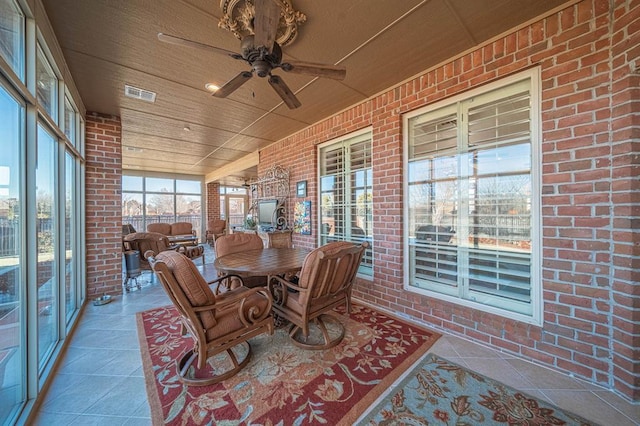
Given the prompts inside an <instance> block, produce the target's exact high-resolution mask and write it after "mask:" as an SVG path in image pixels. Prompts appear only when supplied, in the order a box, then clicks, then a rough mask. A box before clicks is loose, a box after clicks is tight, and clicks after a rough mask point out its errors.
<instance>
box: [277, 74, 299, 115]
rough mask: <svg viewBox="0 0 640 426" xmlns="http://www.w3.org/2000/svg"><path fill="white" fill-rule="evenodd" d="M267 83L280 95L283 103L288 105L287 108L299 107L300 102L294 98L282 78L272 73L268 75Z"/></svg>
mask: <svg viewBox="0 0 640 426" xmlns="http://www.w3.org/2000/svg"><path fill="white" fill-rule="evenodd" d="M269 84H270V85H271V87H273V89H274V90H275V91H276V92H277V93H278V95H280V97H281V98H282V100H283V101H284V103H285V104H287V106H288V107H289V109H296V108H298V107H300V106H301V105H302V104H301V103H300V101H299V100H298V98H296V95H294V94H293V92H292V91H291V89H289V86H287V85H286V84H285V82H284V80H283V79H281V78H280V77H279V76H277V75H272V76H270V77H269Z"/></svg>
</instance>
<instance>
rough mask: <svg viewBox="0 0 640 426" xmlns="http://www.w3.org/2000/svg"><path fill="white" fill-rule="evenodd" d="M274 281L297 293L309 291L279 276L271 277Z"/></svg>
mask: <svg viewBox="0 0 640 426" xmlns="http://www.w3.org/2000/svg"><path fill="white" fill-rule="evenodd" d="M271 279H272V280H277V281H278V282H280V284H282V285H283V286H285V287H286V288H289V289H291V290H295V291H297V292H300V293H303V292H305V291H307V289H306V288H303V287H300V286H298V285H297V284H294V283H292V282H291V281H287V280H285V279H284V278H282V277H280V276H278V275H273V276H272V277H271ZM269 285H271V282H269Z"/></svg>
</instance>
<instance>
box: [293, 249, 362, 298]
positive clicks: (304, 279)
mask: <svg viewBox="0 0 640 426" xmlns="http://www.w3.org/2000/svg"><path fill="white" fill-rule="evenodd" d="M345 247H353V243H352V242H349V241H335V242H332V243H329V244H326V245H324V246H321V247H318V248H317V249H315V250H313V251H312V252H311V253H309V254H308V255H307V256H306V257H305V258H304V262H303V263H302V270H301V271H300V274H298V276H299V277H300V280H299V283H298V285H299V286H300V287H302V288H307V287H309V280H310V279H311V274H312V273H313V265H314V263H315V261H316V258H317V257H318V255H319V254H320V253H324V254H325V255H332V254H335V253H336V252H338V251H340V250H342V249H343V248H345Z"/></svg>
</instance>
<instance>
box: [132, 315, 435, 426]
mask: <svg viewBox="0 0 640 426" xmlns="http://www.w3.org/2000/svg"><path fill="white" fill-rule="evenodd" d="M137 320H138V335H139V339H140V350H141V353H142V362H143V367H144V374H145V379H146V383H147V394H148V397H149V404H150V406H151V416H152V419H153V423H154V425H163V424H171V425H178V424H180V425H192V424H195V425H200V424H203V425H206V424H260V425H265V426H266V425H277V424H280V425H290V424H295V425H314V424H317V425H339V424H345V425H347V424H349V425H350V424H353V422H355V420H357V419H358V417H359V416H360V415H361V414H362V413H363V412H364V411H365V410H366V409H367V408H368V407H369V406H370V405H371V404H373V402H374V401H375V400H376V399H377V398H378V397H379V396H380V395H381V394H382V393H383V392H384V391H385V390H387V389H388V388H389V386H390V385H391V384H392V383H393V382H394V381H395V380H396V379H397V378H398V377H400V375H401V374H402V373H403V372H405V371H406V370H407V369H408V368H409V367H411V365H412V364H414V363H415V362H416V361H417V360H418V359H419V358H420V357H422V356H423V355H424V354H425V353H426V352H427V350H428V349H429V348H430V347H431V345H433V343H434V342H435V341H436V340H437V339H438V338H439V337H440V335H439V334H438V333H435V332H431V331H427V330H425V329H423V328H420V327H417V326H415V325H412V324H409V323H407V322H404V321H402V320H399V319H397V318H392V317H390V316H388V315H385V314H383V313H380V312H378V311H375V310H372V309H370V308H367V307H363V306H360V305H355V306H354V307H353V309H352V313H351V315H350V316H347V315H346V314H344V312H343V313H342V315H341V316H340V320H341V321H342V323H343V324H344V325H345V327H346V330H347V332H346V335H345V338H344V340H343V341H342V343H340V344H339V345H337V346H336V347H334V348H332V349H328V350H324V351H306V350H302V349H299V348H297V347H296V346H294V345H293V344H291V341H290V339H289V337H288V336H287V333H286V329H278V330H276V331H275V333H274V335H273V336H267V335H262V336H258V337H255V338H253V339H251V340H250V343H251V348H252V359H251V361H250V362H249V364H248V365H247V366H246V367H245V368H244V369H243V370H242V371H241V372H240V373H238V374H237V375H236V376H234V377H232V378H230V379H228V380H226V381H224V382H222V383H217V384H215V385H211V386H203V387H194V386H185V385H183V384H182V383H181V382H180V381H178V378H177V376H176V370H175V359H176V358H178V357H179V356H180V355H181V354H182V353H184V352H185V351H186V350H188V348H190V347H192V341H191V338H190V337H182V336H181V335H180V322H179V318H178V314H177V312H176V311H175V309H174V308H173V307H163V308H158V309H152V310H149V311H145V312H140V313H138V314H137Z"/></svg>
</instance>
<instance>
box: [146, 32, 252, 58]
mask: <svg viewBox="0 0 640 426" xmlns="http://www.w3.org/2000/svg"><path fill="white" fill-rule="evenodd" d="M158 40H160V41H162V42H164V43H170V44H176V45H178V46H184V47H190V48H195V49H201V50H206V51H207V52H213V53H219V54H222V55H228V56H231V57H232V58H235V59H242V56H241V55H238V54H237V53H236V52H232V51H230V50H227V49H222V48H221V47H215V46H209V45H208V44H203V43H198V42H197V41H193V40H187V39H185V38H181V37H176V36H172V35H169V34H164V33H158Z"/></svg>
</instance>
